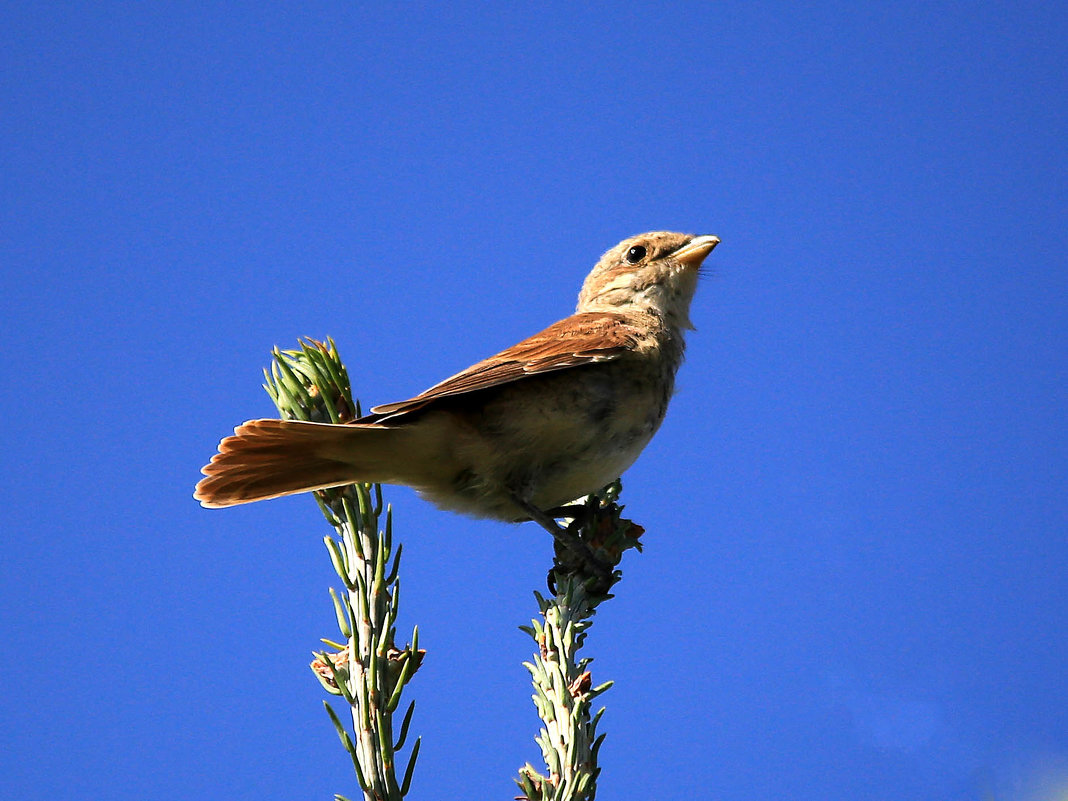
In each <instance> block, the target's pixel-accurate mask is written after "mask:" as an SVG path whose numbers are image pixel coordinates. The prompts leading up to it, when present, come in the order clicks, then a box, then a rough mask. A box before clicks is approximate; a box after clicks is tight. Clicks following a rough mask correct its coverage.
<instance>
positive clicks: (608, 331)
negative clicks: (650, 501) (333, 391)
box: [193, 231, 719, 525]
mask: <svg viewBox="0 0 1068 801" xmlns="http://www.w3.org/2000/svg"><path fill="white" fill-rule="evenodd" d="M717 244H719V239H718V238H717V237H714V236H689V235H687V234H677V233H670V232H667V231H656V232H653V233H647V234H641V235H640V236H635V237H632V238H630V239H625V240H623V241H622V242H620V243H619V244H618V245H616V246H615V247H614V248H612V249H611V250H609V251H608V252H607V253H605V254H604V256H602V257H601V260H600V261H599V262H598V263H597V266H596V267H594V268H593V271H592V272H591V273H590V274H589V276H588V277H587V278H586V281H585V283H584V284H583V286H582V291H581V292H580V293H579V298H578V307H577V308H576V310H575V313H574V314H573V315H571V316H570V317H567V318H565V319H563V320H560V321H559V322H557V323H554V324H553V325H551V326H549V327H548V328H546V329H545V330H544V331H542V332H541V333H538V334H535V335H534V336H532V337H530V338H528V339H524V340H523V341H522V342H520V343H519V344H517V345H513V346H512V347H510V348H508V349H507V350H504V351H501V352H500V353H498V354H497V355H496V356H491V357H490V358H488V359H485V360H484V361H480V362H478V363H477V364H473V365H471V366H470V367H468V368H467V369H466V370H464V371H462V372H460V373H457V374H456V375H454V376H452V377H451V378H446V379H445V380H444V381H442V382H441V383H439V384H435V385H434V386H432V387H431V388H430V389H428V390H426V391H425V392H423V393H421V394H419V395H416V396H415V397H414V398H411V399H409V400H404V401H399V402H396V403H387V404H384V405H382V406H376V407H374V408H373V409H372V410H371V413H370V414H368V415H364V416H363V417H360V418H358V419H356V420H352V421H351V422H348V423H343V424H328V423H307V422H299V421H291V420H290V421H287V420H250V421H249V422H247V423H243V424H242V425H240V426H238V427H237V428H236V429H235V430H234V435H233V436H231V437H226V438H225V439H224V440H223V441H222V442H221V443H220V444H219V452H218V453H217V454H216V455H215V456H214V457H213V458H212V460H211V462H210V463H209V464H207V465H206V466H205V467H204V468H203V473H204V475H205V476H206V478H204V479H202V480H201V481H200V483H199V484H197V487H196V491H195V493H194V496H193V497H195V498H196V499H197V500H199V501H200V503H201V504H202V505H203V506H206V507H211V508H215V507H223V506H233V505H235V504H240V503H249V502H251V501H260V500H265V499H267V498H277V497H279V496H282V495H291V494H293V493H298V492H309V491H311V490H316V489H325V488H327V487H335V486H340V485H344V484H352V483H357V482H368V483H379V484H405V485H407V486H410V487H413V488H415V489H416V490H417V491H418V492H419V493H420V494H421V495H423V496H424V497H426V498H428V499H429V500H430V501H432V502H433V503H435V504H437V505H438V506H440V507H442V508H445V509H450V510H453V511H457V512H461V513H463V514H468V515H473V516H476V517H489V518H497V519H500V520H507V521H519V520H527V519H534V520H538V521H539V522H542V523H543V525H544V524H546V520H548V519H550V518H551V517H552V516H553V514H552V513H553V510H555V509H557V508H558V507H561V506H562V505H564V504H567V503H568V502H569V501H572V500H575V499H576V498H579V497H581V496H583V495H588V494H589V493H591V492H594V491H596V490H598V489H600V488H601V487H603V486H605V485H606V484H608V483H610V482H612V481H614V480H615V479H616V478H618V477H619V476H620V475H621V474H622V473H623V471H624V470H626V469H627V468H628V467H630V465H631V464H633V463H634V460H635V459H637V458H638V454H640V453H641V451H642V449H643V448H644V447H645V446H646V445H647V444H648V443H649V440H650V439H651V438H652V436H653V434H654V433H656V430H657V429H658V428H659V427H660V423H661V422H662V421H663V419H664V413H665V412H666V411H667V406H668V400H669V399H670V398H671V395H672V392H673V391H674V384H675V372H676V370H678V368H679V365H680V364H681V362H682V356H683V349H684V344H685V343H684V342H683V331H684V330H686V329H690V328H692V327H693V326H692V325H691V324H690V318H689V309H690V301H691V300H692V299H693V295H694V290H695V289H696V287H697V277H698V269H699V267H700V266H701V262H702V261H703V260H704V258H705V257H706V256H707V255H708V254H709V253H710V252H711V251H712V249H713V248H714V247H715V246H716V245H717Z"/></svg>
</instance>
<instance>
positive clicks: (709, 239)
mask: <svg viewBox="0 0 1068 801" xmlns="http://www.w3.org/2000/svg"><path fill="white" fill-rule="evenodd" d="M718 244H719V237H718V236H695V237H694V238H693V239H691V240H690V241H689V242H687V243H686V244H685V245H683V246H682V247H681V248H679V249H678V250H676V251H675V252H674V253H672V254H671V258H673V259H674V260H675V261H677V262H679V263H680V264H685V265H686V266H687V267H697V266H699V265H700V264H701V262H703V261H704V260H705V256H707V255H708V254H709V253H711V252H712V248H714V247H715V246H716V245H718Z"/></svg>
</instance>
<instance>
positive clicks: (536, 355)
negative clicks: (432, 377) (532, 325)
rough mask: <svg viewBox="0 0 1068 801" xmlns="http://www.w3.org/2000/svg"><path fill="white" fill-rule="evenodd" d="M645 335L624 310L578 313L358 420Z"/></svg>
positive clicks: (602, 356)
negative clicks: (624, 313) (622, 311)
mask: <svg viewBox="0 0 1068 801" xmlns="http://www.w3.org/2000/svg"><path fill="white" fill-rule="evenodd" d="M641 334H642V331H641V329H640V328H638V327H637V326H636V325H634V324H633V323H631V322H628V318H627V316H626V315H623V314H612V313H604V312H585V313H582V314H574V315H572V316H571V317H568V318H566V319H563V320H560V321H559V322H557V323H553V324H552V325H550V326H549V327H548V328H546V329H545V330H544V331H541V332H539V333H537V334H535V335H534V336H532V337H528V338H527V339H524V340H523V341H522V342H520V343H518V344H516V345H513V346H512V347H510V348H508V349H507V350H503V351H501V352H500V353H498V354H497V355H495V356H490V357H489V358H488V359H483V360H482V361H480V362H477V363H475V364H473V365H471V366H470V367H468V368H467V369H466V370H463V371H461V372H459V373H457V374H456V375H454V376H450V377H449V378H446V379H445V380H444V381H442V382H440V383H438V384H435V385H434V386H432V387H430V389H428V390H426V391H424V392H421V393H420V394H418V395H416V396H415V397H414V398H409V399H408V400H403V401H397V402H395V403H385V404H382V405H381V406H375V407H374V408H373V409H371V414H369V415H365V416H363V417H361V418H359V419H358V420H354V421H353V422H354V423H357V424H373V423H379V422H385V421H386V420H387V419H393V418H396V417H398V416H400V415H405V414H408V413H410V412H415V411H418V410H420V409H423V408H425V407H426V406H428V405H429V404H431V403H433V402H435V401H437V400H440V399H442V398H449V397H455V396H457V395H464V394H467V393H470V392H478V391H480V390H484V389H490V388H491V387H498V386H501V385H502V384H509V383H511V382H513V381H521V380H522V379H524V378H528V377H530V376H535V375H541V374H543V373H550V372H554V371H556V370H566V369H569V368H572V367H581V366H583V365H587V364H593V363H596V362H604V361H610V360H612V359H617V358H619V356H620V355H621V354H623V353H625V352H626V351H628V350H631V349H633V348H634V347H636V346H637V344H638V343H639V342H640V340H641V339H642V336H641ZM398 422H399V421H398Z"/></svg>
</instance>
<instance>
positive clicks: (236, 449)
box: [193, 420, 403, 509]
mask: <svg viewBox="0 0 1068 801" xmlns="http://www.w3.org/2000/svg"><path fill="white" fill-rule="evenodd" d="M398 436H403V434H402V430H401V429H390V428H379V427H371V426H358V425H344V424H342V425H336V424H331V423H306V422H301V421H298V420H249V421H248V422H247V423H242V424H241V425H240V426H238V427H237V428H235V429H234V435H233V436H232V437H226V438H225V439H224V440H223V441H222V442H220V443H219V452H218V453H217V454H215V456H213V457H212V459H211V461H210V462H209V463H208V464H206V465H205V466H204V467H203V468H202V470H201V472H202V473H204V475H205V476H206V478H203V479H201V481H200V483H198V484H197V486H196V490H195V491H194V492H193V497H194V498H196V499H197V500H198V501H200V505H201V506H204V507H207V508H210V509H217V508H221V507H224V506H236V505H237V504H241V503H251V502H252V501H263V500H267V499H268V498H278V497H281V496H283V495H294V494H296V493H298V492H311V491H312V490H318V489H326V488H327V487H338V486H342V485H345V484H354V483H356V482H381V483H387V482H389V481H390V480H391V478H393V477H392V476H391V475H390V472H391V471H390V469H389V464H390V462H392V461H396V460H395V458H392V459H391V458H390V454H395V453H396V452H397V444H398V443H396V442H395V441H394V440H395V439H396V437H398Z"/></svg>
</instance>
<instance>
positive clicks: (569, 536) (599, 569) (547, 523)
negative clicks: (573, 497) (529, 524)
mask: <svg viewBox="0 0 1068 801" xmlns="http://www.w3.org/2000/svg"><path fill="white" fill-rule="evenodd" d="M512 501H513V502H514V503H515V505H516V506H518V507H519V508H520V509H522V510H523V512H525V513H526V515H527V517H529V518H530V519H531V520H532V521H534V522H535V523H537V524H538V525H539V526H541V527H542V528H543V529H545V530H546V531H548V532H549V533H550V534H552V535H553V537H554V538H555V540H556V542H557V544H558V545H560V546H561V547H562V548H564V549H565V550H567V551H569V552H570V553H571V554H572V555H573V556H574V557H575V558H576V559H578V560H579V561H580V563H581V564H583V565H585V566H586V567H588V568H589V569H590V570H591V571H592V572H593V573H594V575H596V576H597V578H598V579H599V580H600V581H601V582H602V583H604V584H605V585H606V586H608V585H610V584H611V579H612V569H611V567H609V566H608V565H606V564H605V563H604V562H602V561H601V560H600V559H598V558H597V557H596V556H595V555H594V553H593V551H592V550H591V549H590V546H589V545H587V544H586V543H585V542H584V541H583V540H582V539H581V538H580V537H579V536H578V534H577V533H576V531H579V530H581V528H582V523H583V519H582V518H584V517H586V515H584V514H582V510H583V509H584V507H582V506H564V507H559V508H557V509H552V510H550V511H549V512H544V511H542V510H541V509H539V508H538V507H536V506H534V505H533V504H531V503H528V502H527V501H525V500H523V499H522V498H521V497H519V495H517V494H515V493H513V494H512ZM557 512H562V513H564V514H566V515H567V516H568V517H571V516H573V515H574V516H575V519H574V522H572V523H571V525H569V526H568V527H567V528H563V527H561V526H560V524H559V523H557V522H556V518H555V517H554V516H553V513H557Z"/></svg>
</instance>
